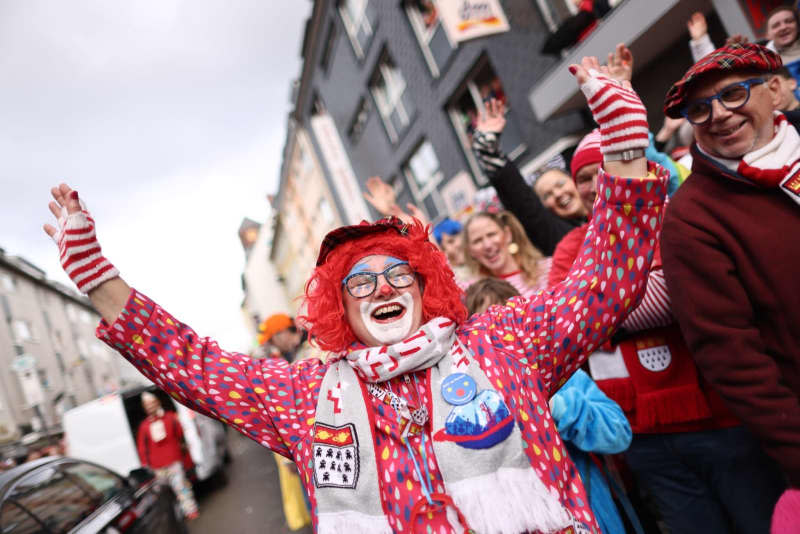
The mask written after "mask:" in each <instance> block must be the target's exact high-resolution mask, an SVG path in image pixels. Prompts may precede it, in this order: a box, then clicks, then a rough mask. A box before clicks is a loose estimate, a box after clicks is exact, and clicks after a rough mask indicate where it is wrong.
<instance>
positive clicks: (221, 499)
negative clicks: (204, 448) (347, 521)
mask: <svg viewBox="0 0 800 534" xmlns="http://www.w3.org/2000/svg"><path fill="white" fill-rule="evenodd" d="M228 446H229V447H230V452H231V456H232V457H233V461H232V462H231V463H230V464H229V465H228V466H227V470H226V474H227V478H228V481H227V484H221V483H216V482H217V481H209V482H212V483H211V484H207V485H204V486H202V487H200V488H198V490H199V491H198V500H199V506H200V517H198V518H197V519H195V520H194V521H192V522H191V523H189V531H190V533H191V534H233V533H236V534H289V533H291V532H292V531H291V530H289V528H288V527H287V526H286V522H285V520H284V517H283V504H282V502H281V490H280V487H279V485H278V471H277V469H276V467H275V459H274V458H273V456H272V452H270V451H269V450H267V449H265V448H264V447H261V446H260V445H258V444H257V443H255V442H254V441H252V440H249V439H247V438H245V437H244V436H242V435H241V434H239V433H238V432H235V431H232V430H229V431H228ZM294 533H295V534H311V528H310V527H308V528H306V529H303V530H297V531H294Z"/></svg>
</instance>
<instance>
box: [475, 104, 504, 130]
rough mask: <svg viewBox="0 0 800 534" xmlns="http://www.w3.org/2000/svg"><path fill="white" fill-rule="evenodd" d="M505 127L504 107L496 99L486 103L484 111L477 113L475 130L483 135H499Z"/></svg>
mask: <svg viewBox="0 0 800 534" xmlns="http://www.w3.org/2000/svg"><path fill="white" fill-rule="evenodd" d="M505 127H506V105H505V103H504V102H502V101H501V100H497V99H496V98H492V99H490V100H489V101H488V102H486V109H485V110H484V111H482V112H480V113H478V121H477V123H476V124H475V129H476V130H478V131H479V132H484V133H496V134H500V133H501V132H502V131H503V128H505Z"/></svg>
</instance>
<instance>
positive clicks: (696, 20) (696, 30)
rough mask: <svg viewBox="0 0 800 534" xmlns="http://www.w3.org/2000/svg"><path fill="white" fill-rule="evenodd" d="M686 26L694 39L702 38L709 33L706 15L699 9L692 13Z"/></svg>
mask: <svg viewBox="0 0 800 534" xmlns="http://www.w3.org/2000/svg"><path fill="white" fill-rule="evenodd" d="M686 28H687V29H688V30H689V37H691V38H692V40H693V41H698V40H700V39H702V37H703V36H704V35H706V34H708V23H707V22H706V16H705V15H703V14H702V13H700V12H699V11H695V12H694V13H692V16H691V17H689V20H687V21H686Z"/></svg>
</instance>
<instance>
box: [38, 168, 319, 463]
mask: <svg viewBox="0 0 800 534" xmlns="http://www.w3.org/2000/svg"><path fill="white" fill-rule="evenodd" d="M52 193H53V198H54V201H53V202H51V203H50V210H51V212H52V213H53V215H55V216H56V218H57V219H58V220H59V221H58V228H56V227H54V226H52V225H45V232H47V234H48V235H50V236H51V237H53V238H54V239H55V240H56V241H57V243H58V245H59V250H60V254H61V263H62V266H64V269H65V270H66V271H67V273H68V274H69V275H70V278H72V280H73V281H74V282H75V283H76V284H77V285H78V287H79V289H81V290H82V291H84V292H88V295H89V298H90V299H91V301H92V304H93V305H94V306H95V307H96V309H97V310H98V312H99V313H100V314H101V315H102V317H103V321H102V322H101V324H100V326H99V327H98V329H97V336H98V337H99V338H100V339H101V340H103V341H104V342H106V343H107V344H108V345H109V346H111V347H112V348H113V349H114V350H116V351H117V352H119V353H120V354H121V355H122V356H124V357H125V358H126V359H127V360H128V361H129V362H131V363H132V364H133V365H134V366H136V368H137V369H139V371H140V372H141V373H142V374H144V375H145V376H146V377H147V378H148V379H150V380H151V381H153V382H154V383H155V384H156V385H157V386H158V387H160V388H161V389H163V390H164V391H166V392H167V393H169V394H170V395H171V396H172V397H173V398H174V399H176V400H177V401H179V402H181V403H183V404H185V405H186V406H188V407H189V408H192V409H194V410H196V411H199V412H201V413H204V414H206V415H209V416H212V417H215V418H217V419H219V420H221V421H223V422H225V423H226V424H229V425H230V426H232V427H234V428H236V429H237V430H238V431H240V432H242V433H243V434H245V435H246V436H248V437H250V438H252V439H254V440H255V441H258V442H259V443H261V444H262V445H264V446H266V447H269V448H271V449H272V450H274V451H275V452H278V453H280V454H283V455H285V456H291V455H292V446H293V444H295V443H297V442H299V440H300V439H301V437H302V435H304V433H305V432H308V430H309V429H310V428H311V424H312V423H311V422H310V419H309V416H308V413H312V414H313V411H314V408H315V406H316V398H317V395H318V394H319V383H320V379H321V377H322V373H323V372H324V366H323V365H322V364H321V362H319V361H318V360H310V361H303V362H300V363H299V364H297V365H295V366H289V364H288V363H286V362H285V361H283V360H282V359H269V360H251V359H250V358H249V357H247V356H245V355H242V354H237V353H234V352H227V351H225V350H222V349H220V347H219V346H218V345H217V343H216V342H215V341H213V340H211V339H208V338H202V337H200V336H198V335H197V334H196V333H195V332H194V331H193V330H192V329H191V328H190V327H188V326H187V325H185V324H183V323H182V322H180V321H179V320H177V319H176V318H174V317H173V316H172V315H170V314H169V313H167V312H166V311H164V310H163V309H162V308H161V307H159V306H158V305H157V304H156V303H154V302H153V301H151V300H150V299H149V298H147V297H146V296H144V295H143V294H141V293H139V292H137V291H135V290H132V289H131V288H130V287H129V286H128V285H127V284H126V283H125V282H123V281H122V279H121V278H119V272H118V271H117V270H116V269H115V268H114V267H113V266H112V265H111V263H110V262H108V260H107V259H105V257H103V255H102V252H101V248H100V245H99V243H98V241H97V236H96V234H95V223H94V220H93V219H92V217H91V215H90V214H89V212H88V211H87V210H86V209H84V208H82V207H81V204H80V201H79V199H78V194H77V192H75V191H73V190H72V189H70V188H69V187H68V186H67V185H65V184H61V185H60V186H59V187H57V188H54V189H53V191H52ZM98 273H99V274H98ZM315 386H316V387H315ZM309 410H310V412H309Z"/></svg>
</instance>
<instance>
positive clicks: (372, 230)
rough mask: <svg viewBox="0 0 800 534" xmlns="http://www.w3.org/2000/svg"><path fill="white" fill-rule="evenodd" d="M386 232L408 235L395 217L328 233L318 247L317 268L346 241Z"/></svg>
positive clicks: (341, 227)
mask: <svg viewBox="0 0 800 534" xmlns="http://www.w3.org/2000/svg"><path fill="white" fill-rule="evenodd" d="M387 230H394V231H396V232H397V233H398V234H400V235H406V234H407V233H408V225H407V224H406V223H404V222H403V221H401V220H400V219H398V218H397V217H385V218H383V219H378V220H377V221H375V222H374V223H371V222H367V221H361V223H360V224H354V225H352V226H340V227H339V228H336V229H335V230H331V231H330V232H328V235H326V236H325V239H323V240H322V245H320V247H319V256H317V267H319V266H320V265H322V264H323V263H325V260H326V259H327V258H328V255H329V254H330V253H331V252H332V251H333V249H335V248H336V247H338V246H339V245H341V244H342V243H344V242H346V241H352V240H353V239H358V238H359V237H361V236H365V235H369V234H377V233H379V232H385V231H387Z"/></svg>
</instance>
